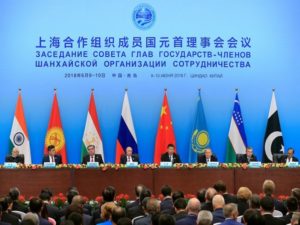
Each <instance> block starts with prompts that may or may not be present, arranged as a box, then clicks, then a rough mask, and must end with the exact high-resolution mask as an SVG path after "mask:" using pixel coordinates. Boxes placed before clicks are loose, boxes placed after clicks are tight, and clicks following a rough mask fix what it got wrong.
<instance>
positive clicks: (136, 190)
mask: <svg viewBox="0 0 300 225" xmlns="http://www.w3.org/2000/svg"><path fill="white" fill-rule="evenodd" d="M144 188H145V186H144V185H142V184H138V185H137V186H136V187H135V189H134V191H135V196H136V197H140V194H141V191H142V190H143V189H144Z"/></svg>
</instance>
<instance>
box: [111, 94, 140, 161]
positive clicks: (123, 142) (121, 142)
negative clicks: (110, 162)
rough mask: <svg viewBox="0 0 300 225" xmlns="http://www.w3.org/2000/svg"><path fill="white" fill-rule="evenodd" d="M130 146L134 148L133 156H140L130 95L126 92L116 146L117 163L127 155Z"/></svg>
mask: <svg viewBox="0 0 300 225" xmlns="http://www.w3.org/2000/svg"><path fill="white" fill-rule="evenodd" d="M128 146H130V147H131V148H132V154H138V145H137V138H136V135H135V130H134V126H133V120H132V116H131V110H130V104H129V99H128V94H127V91H125V95H124V100H123V106H122V113H121V119H120V125H119V132H118V138H117V145H116V163H120V157H121V155H122V154H125V150H126V148H127V147H128Z"/></svg>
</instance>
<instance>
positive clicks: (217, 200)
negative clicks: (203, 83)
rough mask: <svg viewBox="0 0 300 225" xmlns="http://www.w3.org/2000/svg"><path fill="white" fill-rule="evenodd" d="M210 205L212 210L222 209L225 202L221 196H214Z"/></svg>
mask: <svg viewBox="0 0 300 225" xmlns="http://www.w3.org/2000/svg"><path fill="white" fill-rule="evenodd" d="M212 205H213V208H214V209H219V208H223V207H224V205H225V200H224V197H223V196H222V195H219V194H218V195H215V196H214V197H213V199H212Z"/></svg>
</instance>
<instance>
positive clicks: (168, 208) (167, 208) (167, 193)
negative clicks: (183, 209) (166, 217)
mask: <svg viewBox="0 0 300 225" xmlns="http://www.w3.org/2000/svg"><path fill="white" fill-rule="evenodd" d="M161 194H162V195H163V196H164V198H163V200H162V201H161V202H160V211H161V213H166V214H170V215H173V214H175V209H174V207H173V200H172V197H171V194H172V188H171V187H170V186H169V185H164V186H162V188H161Z"/></svg>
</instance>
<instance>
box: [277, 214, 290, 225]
mask: <svg viewBox="0 0 300 225" xmlns="http://www.w3.org/2000/svg"><path fill="white" fill-rule="evenodd" d="M292 216H293V212H291V213H288V214H286V215H285V216H283V217H281V218H280V219H281V220H283V221H284V223H285V224H289V223H291V219H292Z"/></svg>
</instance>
